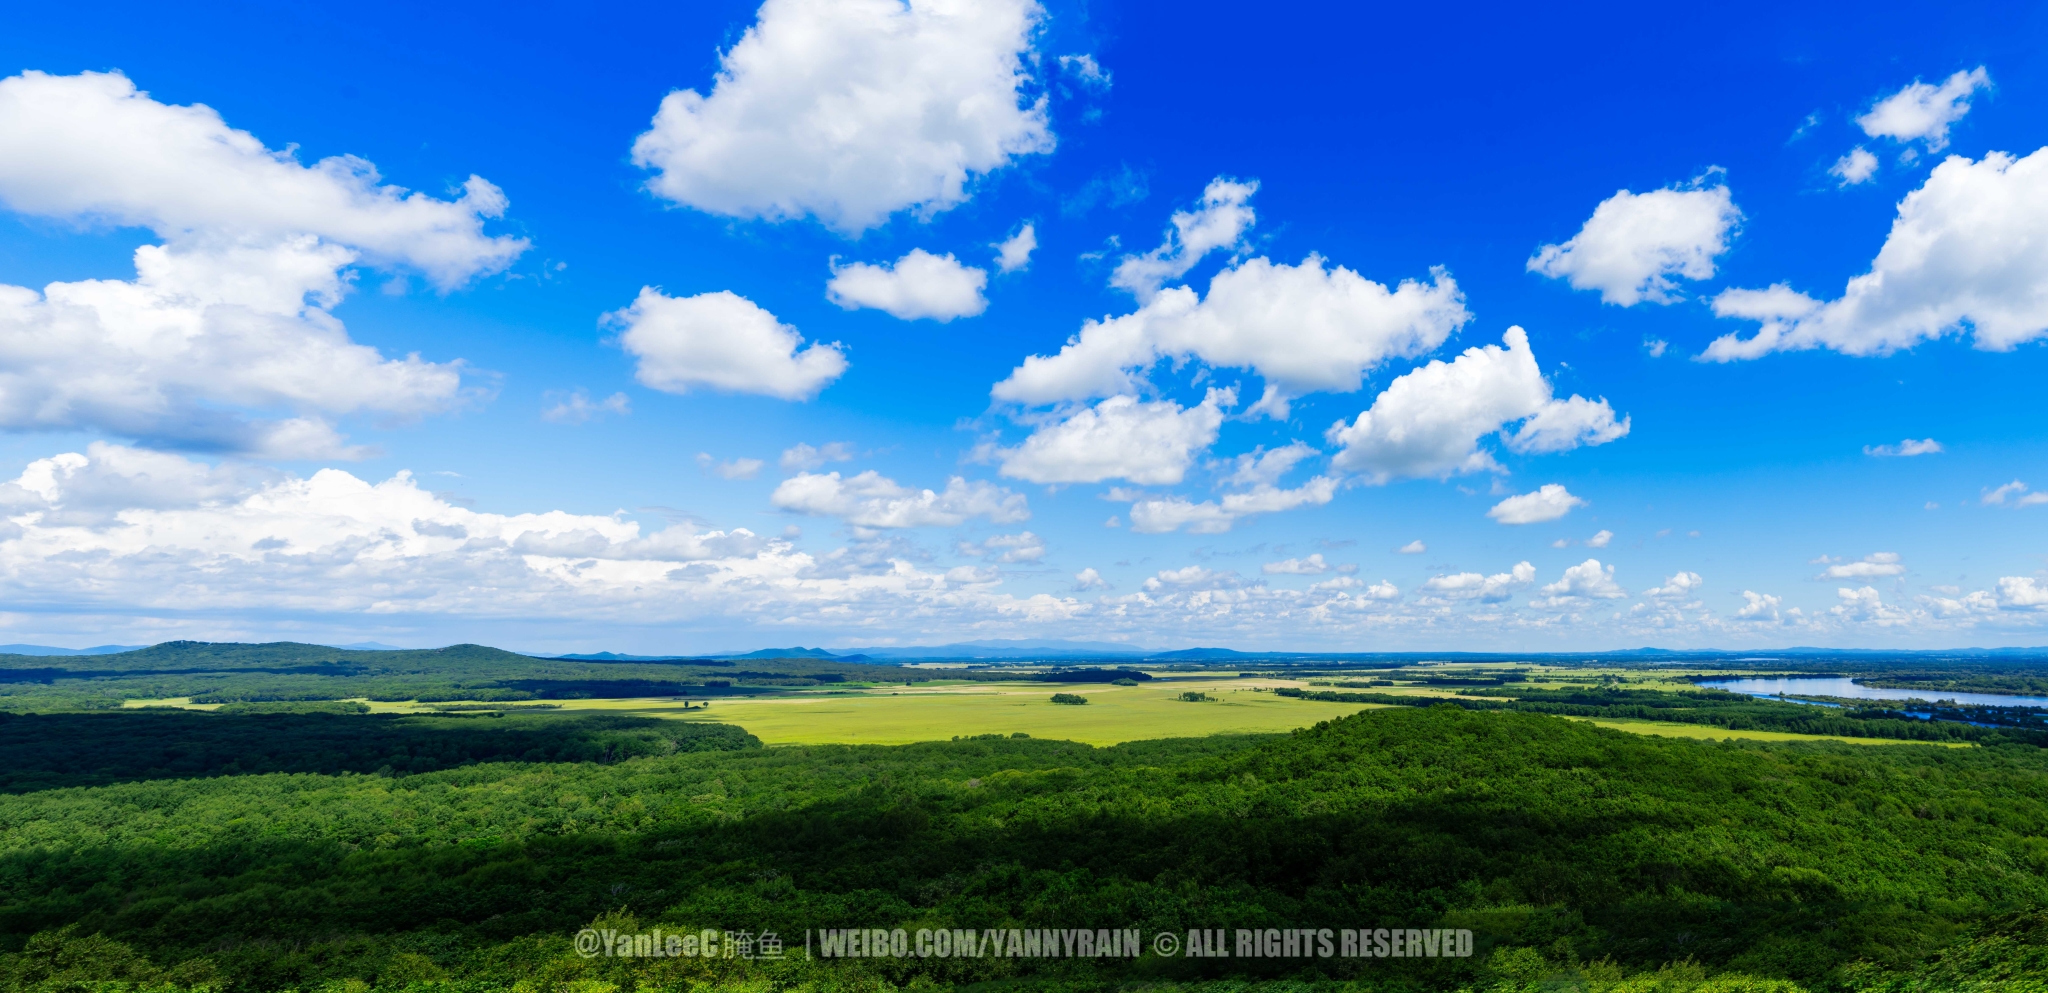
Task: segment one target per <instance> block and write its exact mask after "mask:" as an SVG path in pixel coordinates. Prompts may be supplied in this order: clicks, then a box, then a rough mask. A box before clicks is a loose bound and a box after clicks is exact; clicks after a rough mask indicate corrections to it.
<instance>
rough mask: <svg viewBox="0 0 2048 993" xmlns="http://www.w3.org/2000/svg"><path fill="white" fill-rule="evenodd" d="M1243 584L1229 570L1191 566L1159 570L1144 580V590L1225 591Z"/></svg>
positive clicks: (1240, 578)
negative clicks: (1156, 573)
mask: <svg viewBox="0 0 2048 993" xmlns="http://www.w3.org/2000/svg"><path fill="white" fill-rule="evenodd" d="M1244 584H1245V581H1244V577H1242V576H1239V575H1238V574H1237V573H1235V572H1232V571H1230V570H1227V569H1225V570H1216V569H1209V568H1206V567H1203V566H1199V565H1191V566H1187V567H1185V568H1181V569H1161V570H1159V573H1158V575H1155V576H1153V577H1151V578H1149V579H1147V580H1145V589H1147V590H1152V591H1158V590H1162V589H1179V590H1227V589H1232V588H1235V587H1239V586H1243V585H1244Z"/></svg>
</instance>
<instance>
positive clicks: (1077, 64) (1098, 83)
mask: <svg viewBox="0 0 2048 993" xmlns="http://www.w3.org/2000/svg"><path fill="white" fill-rule="evenodd" d="M1059 63H1060V71H1062V72H1064V73H1066V74H1067V75H1068V76H1069V77H1070V78H1072V79H1074V80H1076V81H1078V82H1079V83H1080V84H1081V85H1083V86H1086V87H1088V88H1089V89H1092V90H1107V89H1109V86H1110V83H1111V79H1110V74H1109V72H1108V71H1107V70H1105V69H1103V68H1102V66H1101V65H1099V64H1097V63H1096V61H1095V56H1093V55H1086V54H1083V55H1062V56H1060V57H1059Z"/></svg>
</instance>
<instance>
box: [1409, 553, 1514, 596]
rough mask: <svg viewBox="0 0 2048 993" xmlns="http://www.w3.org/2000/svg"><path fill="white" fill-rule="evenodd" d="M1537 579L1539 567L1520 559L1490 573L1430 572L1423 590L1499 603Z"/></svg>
mask: <svg viewBox="0 0 2048 993" xmlns="http://www.w3.org/2000/svg"><path fill="white" fill-rule="evenodd" d="M1535 581H1536V567H1535V566H1533V565H1530V564H1529V563H1527V562H1517V563H1515V567H1514V568H1512V569H1509V570H1508V571H1506V572H1497V573H1494V574H1493V575H1491V576H1487V575H1482V574H1480V573H1476V572H1459V573H1452V574H1450V575H1447V576H1431V577H1430V578H1429V579H1427V580H1424V581H1423V584H1422V589H1423V591H1424V592H1426V593H1428V594H1430V595H1432V596H1436V597H1441V598H1443V599H1445V600H1478V601H1480V602H1482V603H1500V602H1502V601H1505V600H1507V599H1509V598H1511V597H1513V596H1514V594H1515V591H1516V590H1518V589H1521V588H1523V587H1525V586H1528V585H1529V584H1530V583H1533V582H1535Z"/></svg>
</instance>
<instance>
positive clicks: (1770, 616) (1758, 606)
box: [1735, 590, 1785, 621]
mask: <svg viewBox="0 0 2048 993" xmlns="http://www.w3.org/2000/svg"><path fill="white" fill-rule="evenodd" d="M1742 600H1743V603H1742V607H1741V608H1740V609H1738V610H1736V611H1735V616H1736V617H1737V618H1738V619H1740V620H1745V621H1776V620H1778V619H1779V617H1778V606H1779V605H1780V604H1782V603H1784V602H1785V598H1784V597H1778V596H1772V595H1771V594H1769V593H1757V592H1754V591H1752V590H1743V591H1742Z"/></svg>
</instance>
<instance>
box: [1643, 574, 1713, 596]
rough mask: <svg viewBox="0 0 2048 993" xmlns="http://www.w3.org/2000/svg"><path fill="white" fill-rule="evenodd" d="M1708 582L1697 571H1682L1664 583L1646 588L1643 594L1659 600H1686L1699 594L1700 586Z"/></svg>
mask: <svg viewBox="0 0 2048 993" xmlns="http://www.w3.org/2000/svg"><path fill="white" fill-rule="evenodd" d="M1706 583H1707V581H1706V580H1704V579H1701V578H1700V574H1699V573H1697V572H1680V573H1678V574H1676V575H1674V576H1672V577H1671V578H1670V579H1667V580H1665V581H1664V585H1662V586H1653V587H1651V588H1649V589H1647V590H1644V591H1643V595H1644V596H1646V597H1653V598H1655V599H1658V600H1684V599H1687V598H1689V597H1693V596H1697V595H1699V591H1700V587H1702V586H1705V585H1706Z"/></svg>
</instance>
